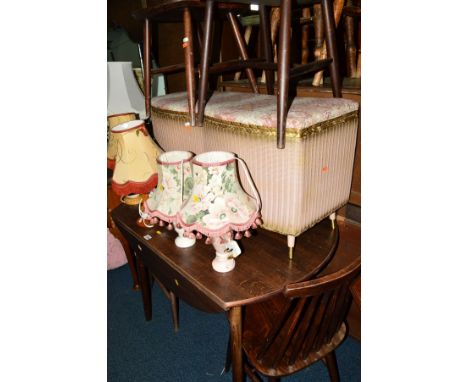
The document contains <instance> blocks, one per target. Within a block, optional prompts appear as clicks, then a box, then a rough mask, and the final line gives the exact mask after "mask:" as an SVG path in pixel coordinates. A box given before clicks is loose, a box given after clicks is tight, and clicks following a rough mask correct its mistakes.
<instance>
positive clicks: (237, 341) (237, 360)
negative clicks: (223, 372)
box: [229, 306, 244, 382]
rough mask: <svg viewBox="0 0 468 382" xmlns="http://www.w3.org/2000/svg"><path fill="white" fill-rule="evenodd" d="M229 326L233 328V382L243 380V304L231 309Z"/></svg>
mask: <svg viewBox="0 0 468 382" xmlns="http://www.w3.org/2000/svg"><path fill="white" fill-rule="evenodd" d="M229 327H230V330H231V357H232V380H233V382H243V380H244V376H243V365H242V307H241V306H235V307H233V308H231V309H230V310H229Z"/></svg>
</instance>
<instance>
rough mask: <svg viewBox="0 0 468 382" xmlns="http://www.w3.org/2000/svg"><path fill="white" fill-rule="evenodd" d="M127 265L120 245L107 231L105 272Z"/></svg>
mask: <svg viewBox="0 0 468 382" xmlns="http://www.w3.org/2000/svg"><path fill="white" fill-rule="evenodd" d="M124 264H127V256H125V251H124V249H123V246H122V243H120V241H119V240H118V239H117V238H116V237H115V236H114V235H112V233H111V232H110V231H109V228H108V229H107V270H110V269H115V268H118V267H121V266H122V265H124Z"/></svg>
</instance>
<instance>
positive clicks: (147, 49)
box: [140, 19, 151, 118]
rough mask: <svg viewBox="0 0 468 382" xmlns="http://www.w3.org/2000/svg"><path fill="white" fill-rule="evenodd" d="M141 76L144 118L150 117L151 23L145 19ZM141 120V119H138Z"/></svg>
mask: <svg viewBox="0 0 468 382" xmlns="http://www.w3.org/2000/svg"><path fill="white" fill-rule="evenodd" d="M143 28H144V29H143V66H144V68H143V76H144V82H145V83H144V88H145V109H146V118H150V117H151V23H150V21H149V20H148V19H145V23H144V27H143ZM140 118H141V117H140Z"/></svg>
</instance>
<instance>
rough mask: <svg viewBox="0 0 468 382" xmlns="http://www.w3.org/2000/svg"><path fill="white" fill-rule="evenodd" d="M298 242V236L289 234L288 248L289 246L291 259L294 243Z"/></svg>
mask: <svg viewBox="0 0 468 382" xmlns="http://www.w3.org/2000/svg"><path fill="white" fill-rule="evenodd" d="M295 242H296V237H295V236H293V235H288V248H289V260H292V258H293V250H294V243H295Z"/></svg>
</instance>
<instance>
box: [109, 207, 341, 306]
mask: <svg viewBox="0 0 468 382" xmlns="http://www.w3.org/2000/svg"><path fill="white" fill-rule="evenodd" d="M138 217H139V215H138V206H128V205H124V204H122V205H120V206H118V207H117V208H115V209H114V210H113V211H112V218H113V220H114V221H115V223H116V224H117V226H119V227H120V228H121V229H123V230H125V231H127V232H128V233H129V234H130V235H132V236H133V237H134V238H136V239H138V241H139V242H141V243H142V244H143V245H144V246H145V247H147V248H148V249H149V250H150V251H151V252H152V254H151V255H153V254H154V256H158V257H159V258H160V259H162V260H163V261H164V262H165V263H166V264H167V265H168V266H169V267H170V268H171V269H172V270H174V271H175V272H177V273H178V274H180V275H181V276H183V277H184V278H185V279H186V280H187V281H188V282H189V283H190V284H191V285H192V286H193V288H196V290H197V293H201V294H203V295H204V296H207V297H208V298H209V299H210V300H211V301H212V302H213V303H214V304H215V305H216V306H218V307H219V308H221V309H222V310H228V309H230V308H231V307H233V306H241V305H246V304H249V303H253V302H257V301H262V300H264V299H267V298H269V297H270V296H272V295H275V294H278V293H281V291H282V289H283V288H284V286H285V285H286V284H289V283H291V282H297V281H302V280H305V279H308V278H310V277H313V276H314V275H316V274H317V273H318V272H319V271H320V270H322V269H323V267H324V266H325V265H326V264H327V263H328V262H329V261H330V259H331V258H332V257H333V255H334V253H335V250H336V247H337V245H338V239H339V230H338V228H335V230H333V229H332V227H331V222H330V220H329V219H324V220H323V221H322V222H320V223H318V224H317V225H315V226H314V227H312V228H311V229H309V230H308V231H306V232H304V233H303V234H301V235H300V236H298V237H297V238H296V246H295V249H294V257H293V259H292V260H289V258H288V247H287V238H286V236H285V235H280V234H277V233H274V232H270V231H267V230H263V229H258V230H253V232H252V233H253V235H252V237H251V238H243V239H242V240H239V241H238V243H239V246H240V247H241V249H242V254H241V255H240V256H239V257H237V258H236V267H235V268H234V269H233V270H232V271H230V272H227V273H218V272H216V271H214V270H213V268H212V266H211V261H212V260H213V259H214V257H215V250H214V248H213V246H212V245H206V244H205V243H204V241H203V240H199V241H197V242H196V243H195V245H194V246H192V247H190V248H178V247H176V245H175V243H174V239H175V238H176V236H177V234H176V232H174V231H169V230H167V228H165V227H162V228H161V227H154V228H142V227H139V226H138V225H137V224H136V221H137V219H138ZM157 231H159V232H160V233H159V234H158V233H157ZM145 235H150V236H151V238H150V239H149V240H146V239H144V236H145ZM188 302H189V303H190V301H188Z"/></svg>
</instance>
